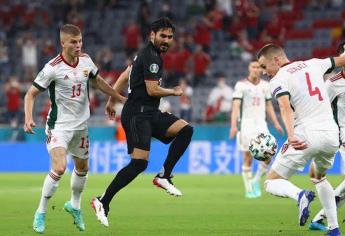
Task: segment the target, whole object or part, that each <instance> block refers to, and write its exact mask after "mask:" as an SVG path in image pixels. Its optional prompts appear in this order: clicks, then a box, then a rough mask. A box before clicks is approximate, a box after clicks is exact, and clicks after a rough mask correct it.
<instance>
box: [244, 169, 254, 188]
mask: <svg viewBox="0 0 345 236" xmlns="http://www.w3.org/2000/svg"><path fill="white" fill-rule="evenodd" d="M252 175H253V173H252V170H251V167H248V166H242V178H243V183H244V189H245V191H246V192H247V193H248V192H253V188H252V183H251V179H252Z"/></svg>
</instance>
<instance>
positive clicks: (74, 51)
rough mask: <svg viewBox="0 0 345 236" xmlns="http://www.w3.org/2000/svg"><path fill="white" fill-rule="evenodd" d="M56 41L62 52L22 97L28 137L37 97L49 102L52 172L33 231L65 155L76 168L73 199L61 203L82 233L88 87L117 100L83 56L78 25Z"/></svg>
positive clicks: (63, 167)
mask: <svg viewBox="0 0 345 236" xmlns="http://www.w3.org/2000/svg"><path fill="white" fill-rule="evenodd" d="M60 43H61V46H62V52H61V53H60V54H59V55H58V56H57V57H55V58H54V59H52V60H50V61H49V62H48V63H47V64H46V65H45V66H44V68H43V69H42V70H41V72H39V74H38V75H37V77H36V79H35V81H34V82H33V85H32V86H31V87H30V88H29V90H28V91H27V93H26V95H25V104H24V109H25V124H24V130H25V132H27V133H31V134H34V130H33V128H34V127H35V126H36V125H35V122H34V120H33V115H32V110H33V105H34V101H35V98H36V96H37V95H38V94H39V93H40V92H41V91H44V90H46V89H48V91H49V96H50V100H51V108H50V111H49V114H48V117H47V124H46V135H47V139H46V145H47V149H48V152H49V154H50V157H51V170H50V173H49V174H48V175H47V176H46V178H45V180H44V183H43V188H42V195H41V200H40V203H39V206H38V208H37V210H36V213H35V216H34V222H33V229H34V230H35V231H36V232H38V233H43V232H44V230H45V215H46V211H47V205H48V200H49V199H50V198H51V197H52V196H53V194H54V193H55V191H56V189H57V187H58V185H59V180H60V178H61V177H62V175H63V174H64V172H65V170H66V156H67V153H68V152H70V153H71V154H72V156H73V161H74V166H75V168H74V170H73V173H72V176H71V190H72V196H71V200H70V201H68V202H66V203H65V205H64V209H65V210H66V211H67V212H68V213H70V214H71V215H72V216H73V218H74V224H75V225H76V227H77V228H78V229H79V230H80V231H84V230H85V224H84V221H83V218H82V214H81V210H80V199H81V193H82V191H83V189H84V186H85V183H86V180H87V172H88V158H89V149H88V148H89V137H88V128H87V120H88V119H89V117H90V108H89V98H88V91H89V83H91V84H93V85H94V86H95V87H97V88H98V89H99V90H101V91H102V92H103V93H105V94H107V95H109V96H113V97H117V96H118V94H117V93H116V91H115V90H113V89H112V88H111V87H110V86H109V85H108V84H107V83H106V82H105V81H104V80H103V79H102V78H101V77H100V76H99V75H98V69H97V67H96V66H95V64H94V63H93V61H92V60H91V58H90V57H89V56H88V55H87V54H84V53H82V52H81V48H82V35H81V31H80V29H79V28H78V27H77V26H74V25H70V24H66V25H64V26H62V27H61V29H60Z"/></svg>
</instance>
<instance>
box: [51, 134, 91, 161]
mask: <svg viewBox="0 0 345 236" xmlns="http://www.w3.org/2000/svg"><path fill="white" fill-rule="evenodd" d="M46 135H47V139H46V144H47V149H48V152H49V153H50V151H51V150H52V149H53V148H56V147H63V148H65V149H66V150H67V152H69V153H71V154H72V155H73V156H75V157H77V158H80V159H88V158H89V133H88V129H87V128H86V129H83V130H56V129H46Z"/></svg>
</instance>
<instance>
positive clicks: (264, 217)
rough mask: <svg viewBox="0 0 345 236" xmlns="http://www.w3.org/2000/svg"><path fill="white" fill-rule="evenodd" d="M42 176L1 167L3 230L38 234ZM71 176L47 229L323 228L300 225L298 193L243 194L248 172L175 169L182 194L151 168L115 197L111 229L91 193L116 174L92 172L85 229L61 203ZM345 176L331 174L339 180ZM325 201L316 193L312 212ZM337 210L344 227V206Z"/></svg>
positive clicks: (208, 231) (271, 231)
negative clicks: (164, 185) (163, 185)
mask: <svg viewBox="0 0 345 236" xmlns="http://www.w3.org/2000/svg"><path fill="white" fill-rule="evenodd" d="M44 177H45V174H0V186H1V187H0V204H1V208H0V235H1V236H7V235H8V236H19V235H20V236H30V235H38V234H37V233H35V232H34V231H33V230H32V220H33V214H34V212H35V210H36V207H37V204H38V201H39V198H40V188H41V185H42V183H43V180H44ZM69 177H70V176H69V175H65V176H64V177H63V179H62V181H61V183H60V186H59V188H58V190H57V192H56V194H55V195H54V197H53V198H52V199H51V200H50V203H49V210H48V212H47V222H46V231H45V233H44V235H47V236H48V235H52V236H53V235H54V236H59V235H61V236H62V235H73V236H74V235H81V236H86V235H97V236H98V235H150V236H152V235H198V236H200V235H238V236H240V235H241V236H242V235H248V236H254V235H261V236H263V235H279V236H285V235H291V236H292V235H293V236H299V235H300V236H302V235H303V236H305V235H306V236H307V235H323V233H321V232H311V231H309V230H308V229H307V226H305V227H300V226H298V219H297V216H298V209H297V206H296V202H295V201H293V200H290V199H283V198H277V197H274V196H270V195H268V194H267V193H263V196H262V197H261V198H258V199H245V198H244V193H243V186H242V179H241V177H240V176H233V175H207V176H199V175H176V177H175V178H174V183H175V185H176V186H178V188H179V189H181V191H182V193H183V194H184V196H182V197H181V198H175V197H172V196H170V195H168V194H166V193H165V192H164V191H163V190H162V189H158V188H157V187H155V186H153V185H152V182H151V180H152V178H153V175H141V176H139V177H138V178H137V179H136V180H135V181H134V182H133V183H131V184H130V185H129V186H127V188H125V189H123V190H122V191H121V192H120V193H119V194H118V195H117V197H115V198H114V199H113V202H112V204H111V211H110V214H109V223H110V227H109V228H105V227H103V226H102V225H100V224H99V223H98V221H96V217H95V215H94V212H93V210H92V209H91V207H90V200H91V198H92V196H95V195H99V194H101V193H102V192H103V191H104V189H105V187H106V186H107V185H108V184H109V183H110V181H111V180H112V178H113V175H90V176H89V180H88V183H87V187H86V190H85V191H84V195H83V201H82V209H83V212H84V221H85V224H86V231H84V232H79V231H78V230H77V229H76V228H75V227H74V225H73V224H72V217H71V216H70V215H69V214H67V213H66V212H64V210H62V207H63V204H64V202H65V201H67V200H69V198H70V187H69ZM342 179H343V177H342V176H330V177H329V180H330V182H331V183H332V185H333V186H336V185H337V184H338V183H340V182H341V181H342ZM292 182H294V183H295V184H297V185H298V186H299V187H302V188H309V189H312V190H315V189H314V187H313V186H312V184H311V183H310V181H309V178H308V177H307V176H296V177H293V178H292ZM319 207H320V203H319V200H318V199H316V200H315V201H314V202H313V203H312V207H311V210H312V213H311V215H312V216H311V218H312V217H313V216H314V214H315V213H316V212H317V211H318V210H319ZM338 216H339V223H340V227H341V229H342V231H343V232H344V229H345V226H344V224H343V223H341V222H342V220H343V219H344V218H345V214H344V210H343V209H342V210H339V214H338ZM311 218H310V219H311Z"/></svg>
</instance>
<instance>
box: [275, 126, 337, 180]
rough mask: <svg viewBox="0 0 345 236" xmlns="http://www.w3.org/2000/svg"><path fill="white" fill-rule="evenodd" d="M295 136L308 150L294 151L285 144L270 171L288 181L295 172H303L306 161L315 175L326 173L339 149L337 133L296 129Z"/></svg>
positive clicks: (334, 131) (333, 131)
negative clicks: (306, 145) (313, 169)
mask: <svg viewBox="0 0 345 236" xmlns="http://www.w3.org/2000/svg"><path fill="white" fill-rule="evenodd" d="M295 135H296V136H297V137H299V138H300V139H302V140H306V141H307V144H308V148H307V149H304V150H295V149H294V148H292V147H291V146H288V145H287V144H286V142H285V143H284V145H283V146H282V147H281V148H280V150H279V153H278V155H277V157H276V159H275V161H274V163H273V165H272V170H274V171H275V172H276V173H277V174H279V175H280V176H282V177H284V178H286V179H289V178H290V177H291V176H292V175H293V174H294V173H295V172H296V171H297V170H298V171H303V169H304V167H305V165H306V164H307V163H308V161H310V160H312V161H313V163H314V164H315V167H316V171H317V173H326V171H327V169H329V168H330V167H332V165H333V162H334V156H335V153H336V152H337V150H338V149H339V132H338V131H336V130H332V131H326V130H307V129H305V130H301V129H300V130H299V129H298V128H296V129H295Z"/></svg>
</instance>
